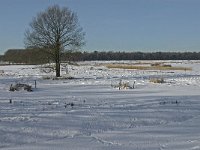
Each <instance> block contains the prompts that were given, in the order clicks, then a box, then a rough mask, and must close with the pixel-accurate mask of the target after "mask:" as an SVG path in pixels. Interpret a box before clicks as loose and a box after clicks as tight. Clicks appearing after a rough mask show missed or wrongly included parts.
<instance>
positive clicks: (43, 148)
mask: <svg viewBox="0 0 200 150" xmlns="http://www.w3.org/2000/svg"><path fill="white" fill-rule="evenodd" d="M123 62H124V63H135V61H123ZM103 63H108V62H79V63H78V64H79V65H68V71H69V74H70V76H72V77H74V79H62V80H61V79H60V80H52V79H48V80H47V79H44V78H47V77H51V76H53V75H54V74H55V73H54V72H48V71H46V72H45V71H42V69H41V66H35V65H32V66H30V65H29V66H27V65H16V66H14V65H8V66H0V72H1V73H0V149H2V150H102V149H103V150H122V149H123V150H200V92H199V91H200V62H199V61H167V63H168V64H171V65H172V66H182V67H191V68H192V71H174V70H173V71H170V70H167V71H157V70H146V71H144V70H125V69H108V68H106V67H105V66H103V65H102V64H103ZM109 63H110V62H109ZM114 63H115V62H114ZM65 71H66V70H65V68H64V67H63V68H62V76H69V75H65ZM151 77H162V78H164V80H165V81H166V82H165V83H163V84H155V83H151V82H149V78H151ZM35 80H36V81H37V87H36V88H35V85H34V83H35ZM120 80H122V82H129V84H133V83H134V82H135V88H134V89H121V90H119V89H118V88H114V87H112V86H111V85H117V84H118V83H119V81H120ZM15 83H25V84H29V85H32V87H33V91H32V92H27V91H23V90H22V91H15V92H10V91H9V87H10V85H11V84H15ZM10 100H12V103H10Z"/></svg>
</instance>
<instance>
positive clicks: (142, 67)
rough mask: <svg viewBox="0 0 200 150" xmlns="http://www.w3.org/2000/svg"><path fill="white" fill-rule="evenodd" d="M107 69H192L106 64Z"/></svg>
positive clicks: (184, 68) (185, 68)
mask: <svg viewBox="0 0 200 150" xmlns="http://www.w3.org/2000/svg"><path fill="white" fill-rule="evenodd" d="M106 67H107V68H118V69H136V70H182V71H189V70H192V68H188V67H172V66H169V65H166V66H165V65H164V66H160V65H158V66H137V65H125V64H123V65H121V64H107V65H106Z"/></svg>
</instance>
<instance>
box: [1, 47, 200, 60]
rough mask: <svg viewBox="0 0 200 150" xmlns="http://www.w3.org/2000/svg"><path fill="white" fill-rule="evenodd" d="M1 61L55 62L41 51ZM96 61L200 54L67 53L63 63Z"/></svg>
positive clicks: (199, 55)
mask: <svg viewBox="0 0 200 150" xmlns="http://www.w3.org/2000/svg"><path fill="white" fill-rule="evenodd" d="M1 59H2V60H3V61H5V62H9V63H17V64H44V63H50V62H53V60H52V59H51V57H50V56H49V54H48V53H46V52H45V51H42V50H40V49H9V50H7V51H6V52H5V54H4V55H3V56H1ZM95 60H200V52H120V51H119V52H115V51H108V52H105V51H93V52H86V51H84V52H81V51H67V52H64V53H63V54H62V57H61V62H69V61H95Z"/></svg>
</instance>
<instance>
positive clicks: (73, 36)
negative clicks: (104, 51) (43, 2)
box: [25, 5, 85, 77]
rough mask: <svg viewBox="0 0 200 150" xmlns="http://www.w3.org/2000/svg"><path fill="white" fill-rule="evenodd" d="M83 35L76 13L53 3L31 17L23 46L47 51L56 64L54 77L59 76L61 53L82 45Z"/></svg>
mask: <svg viewBox="0 0 200 150" xmlns="http://www.w3.org/2000/svg"><path fill="white" fill-rule="evenodd" d="M84 35H85V33H84V32H83V29H82V28H81V27H80V25H79V22H78V17H77V15H76V14H75V13H74V12H72V11H71V10H70V9H68V8H67V7H63V8H61V7H59V6H58V5H54V6H51V7H48V8H47V9H46V10H45V11H44V12H40V13H38V14H37V16H36V17H34V18H33V20H32V22H31V23H30V28H29V29H27V30H26V32H25V46H26V48H40V49H41V50H44V51H45V52H47V54H48V55H49V56H50V57H51V59H52V60H53V61H54V62H55V64H56V77H60V63H61V55H62V54H63V52H64V51H65V50H74V49H77V48H80V47H81V46H82V45H84Z"/></svg>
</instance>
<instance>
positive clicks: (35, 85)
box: [35, 80, 37, 89]
mask: <svg viewBox="0 0 200 150" xmlns="http://www.w3.org/2000/svg"><path fill="white" fill-rule="evenodd" d="M36 87H37V82H36V80H35V89H36Z"/></svg>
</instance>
